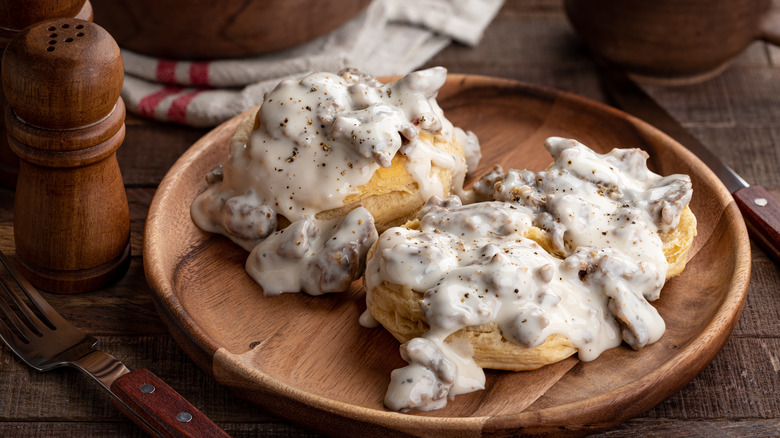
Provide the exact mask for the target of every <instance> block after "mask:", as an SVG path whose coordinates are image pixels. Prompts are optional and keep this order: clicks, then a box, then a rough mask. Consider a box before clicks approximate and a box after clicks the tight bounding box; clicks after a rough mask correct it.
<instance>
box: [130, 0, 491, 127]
mask: <svg viewBox="0 0 780 438" xmlns="http://www.w3.org/2000/svg"><path fill="white" fill-rule="evenodd" d="M503 1H504V0H462V1H461V0H374V1H373V2H372V3H371V4H370V5H369V6H368V8H366V10H365V11H363V12H362V13H361V14H360V15H359V16H358V17H356V18H355V19H353V20H352V21H350V22H348V23H347V24H345V25H344V26H342V27H341V28H339V29H337V30H335V31H333V32H331V33H329V34H328V35H325V36H323V37H320V38H318V39H316V40H314V41H311V42H308V43H305V44H302V45H300V46H297V47H294V48H292V49H288V50H285V51H280V52H276V53H272V54H267V55H262V56H258V57H253V58H242V59H222V60H213V61H205V62H201V61H197V62H196V61H171V60H165V59H158V58H151V57H149V56H145V55H141V54H138V53H134V52H132V51H129V50H125V49H123V50H122V57H123V59H124V64H125V82H124V87H123V89H122V97H123V98H124V100H125V103H126V105H127V108H128V110H130V111H131V112H132V113H135V114H138V115H140V116H142V117H146V118H152V119H156V120H162V121H167V122H175V123H181V124H185V125H190V126H198V127H207V126H215V125H218V124H219V123H221V122H223V121H225V120H227V119H229V118H230V117H233V116H235V115H236V114H240V113H242V112H243V111H246V110H247V109H249V108H252V107H254V106H256V105H258V104H260V103H261V102H262V100H263V96H264V95H265V93H266V92H267V91H269V90H271V89H272V88H273V87H274V86H276V84H277V83H279V81H281V80H283V79H287V78H293V77H300V76H303V75H305V74H306V73H310V72H314V71H330V72H338V71H339V70H341V69H343V68H345V67H355V68H357V69H359V70H361V71H363V72H366V73H370V74H374V75H377V76H379V75H395V74H405V73H409V72H410V71H413V70H414V69H415V68H418V67H420V66H421V65H423V64H424V63H425V62H426V61H428V60H429V59H430V58H432V57H433V56H434V55H435V54H436V53H438V52H439V51H441V50H442V49H443V48H445V47H446V46H447V45H449V44H450V43H451V42H452V41H453V40H455V41H458V42H460V43H463V44H467V45H469V46H474V45H476V44H477V43H478V42H479V40H480V39H481V37H482V32H483V31H484V29H485V28H486V27H487V26H488V24H489V23H490V22H491V21H492V20H493V18H494V17H495V15H496V13H498V10H499V9H500V8H501V6H502V4H503Z"/></svg>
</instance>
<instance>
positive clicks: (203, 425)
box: [111, 368, 229, 438]
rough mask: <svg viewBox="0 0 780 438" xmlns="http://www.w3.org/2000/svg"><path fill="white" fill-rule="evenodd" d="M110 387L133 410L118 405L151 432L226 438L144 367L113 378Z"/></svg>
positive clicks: (175, 437) (192, 437) (176, 436)
mask: <svg viewBox="0 0 780 438" xmlns="http://www.w3.org/2000/svg"><path fill="white" fill-rule="evenodd" d="M111 391H112V393H113V394H114V395H116V396H117V397H118V398H119V399H120V400H121V401H122V402H123V403H124V404H125V405H127V406H129V407H130V408H131V409H132V411H127V409H126V408H125V406H122V405H121V404H117V408H119V410H121V411H123V412H125V414H126V415H129V416H130V417H131V419H132V420H133V421H134V422H135V423H136V424H138V425H139V427H141V428H142V429H144V430H145V431H146V432H148V433H149V434H150V435H154V434H155V433H158V432H159V433H161V434H162V435H163V436H166V437H169V438H179V437H181V438H225V437H227V438H229V435H227V433H226V432H225V431H224V430H222V429H221V428H220V427H219V426H217V425H216V424H214V422H213V421H211V420H210V419H209V418H208V417H207V416H205V415H204V414H203V413H202V412H201V411H200V410H198V408H196V407H195V406H193V405H192V404H191V403H190V402H188V401H187V400H186V399H185V398H184V397H182V396H181V395H180V394H179V393H178V392H176V390H174V389H173V388H171V387H170V386H168V385H167V384H166V383H165V382H163V381H162V380H160V378H159V377H157V376H156V375H154V373H152V372H151V371H149V370H147V369H145V368H141V369H137V370H133V371H131V372H129V373H128V374H125V375H124V376H122V377H120V378H118V379H117V380H115V381H114V383H112V384H111ZM132 412H135V413H137V414H138V417H135V416H134V415H133V414H132Z"/></svg>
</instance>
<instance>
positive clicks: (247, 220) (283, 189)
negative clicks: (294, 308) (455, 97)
mask: <svg viewBox="0 0 780 438" xmlns="http://www.w3.org/2000/svg"><path fill="white" fill-rule="evenodd" d="M446 76H447V71H446V69H444V68H442V67H435V68H431V69H428V70H423V71H418V72H414V73H411V74H409V75H406V76H404V77H402V78H401V79H399V80H397V81H396V82H393V83H388V84H381V83H379V82H378V81H377V80H376V79H374V78H373V77H372V76H368V75H364V74H361V73H358V72H356V71H352V70H346V71H344V72H342V73H340V74H332V73H314V74H311V75H309V76H306V77H304V78H303V79H301V80H287V81H283V82H281V83H280V84H279V85H278V86H277V87H276V88H275V89H274V90H272V91H271V92H269V93H268V94H267V95H266V96H265V99H264V101H263V104H262V106H261V108H260V110H259V114H258V117H259V120H260V127H259V128H258V129H256V130H255V131H254V132H252V134H251V137H250V139H249V141H248V142H247V143H243V142H240V141H236V142H234V143H233V144H231V145H230V151H229V156H228V159H227V161H226V163H225V164H224V166H220V167H219V168H217V169H215V170H214V171H212V172H211V173H210V174H209V175H207V177H206V179H207V182H208V188H207V189H206V191H205V192H203V193H202V194H200V195H199V196H198V197H197V198H196V199H195V201H194V202H193V204H192V206H191V215H192V218H193V220H194V221H195V223H196V224H197V225H198V226H199V227H200V228H201V229H203V230H206V231H210V232H216V233H220V234H224V235H226V236H228V237H229V238H230V239H232V240H233V241H234V242H236V243H237V244H239V245H241V246H242V247H243V248H244V249H246V250H247V251H252V253H253V254H265V260H263V261H262V262H261V261H259V260H258V259H257V257H256V256H254V255H253V256H250V259H249V261H248V263H247V268H248V270H249V271H250V275H252V277H253V278H254V279H255V280H256V281H258V283H260V285H261V286H262V287H263V289H264V291H266V293H277V292H282V291H285V292H294V291H298V290H301V289H303V290H304V291H305V292H308V293H313V294H319V293H323V292H326V291H330V292H334V291H335V290H332V287H331V286H327V287H325V289H322V288H320V287H319V286H316V287H315V286H311V285H309V286H307V285H305V284H299V280H300V279H299V278H298V277H301V275H300V274H299V271H297V270H296V269H298V268H300V267H301V263H304V262H303V261H302V260H303V259H301V258H296V257H295V256H285V255H283V254H288V252H286V251H284V250H281V247H279V245H281V243H278V242H281V241H283V240H284V238H282V237H281V232H279V231H277V229H278V226H277V219H278V218H279V217H280V216H283V217H285V218H286V219H288V220H289V222H291V223H293V226H292V227H293V228H294V229H295V230H296V231H295V233H298V234H301V233H303V235H305V236H307V241H311V242H320V241H323V239H324V238H323V236H320V235H319V234H320V230H321V229H325V228H332V227H334V226H336V225H334V224H317V222H316V221H315V220H314V218H315V217H316V215H317V213H320V212H322V211H327V210H330V209H334V208H338V207H341V206H342V205H343V202H344V199H345V198H346V197H347V196H348V195H350V194H353V193H355V192H356V191H357V190H358V188H359V187H360V186H362V185H364V184H366V183H367V182H368V181H369V180H370V179H371V177H372V175H373V174H374V172H375V171H376V170H377V169H378V168H379V167H388V166H390V163H391V160H392V158H393V156H395V155H396V153H400V154H402V155H404V156H405V157H406V160H405V162H406V168H407V170H408V171H409V173H410V174H411V175H412V177H413V179H414V180H415V182H416V183H417V185H418V189H419V191H420V194H421V196H422V197H423V199H428V198H429V197H431V196H444V194H446V193H449V192H450V190H455V191H457V190H460V189H462V186H463V180H464V178H465V174H466V170H467V167H466V160H464V159H463V157H462V156H460V155H457V154H450V153H447V152H445V151H442V150H440V149H438V148H436V147H434V146H433V145H431V144H429V143H428V142H424V141H422V140H421V139H420V133H421V132H426V133H429V134H431V135H436V136H442V137H443V138H445V139H449V140H452V139H454V140H455V141H458V142H459V143H460V144H461V145H463V148H464V152H465V153H466V154H467V160H468V162H469V163H470V164H472V165H476V162H477V161H478V160H479V146H478V143H477V142H476V137H475V136H474V135H473V134H471V133H469V134H466V133H464V132H463V131H462V130H460V129H458V128H454V127H453V126H452V124H451V123H450V122H449V121H448V120H447V119H446V118H445V117H444V115H443V113H442V110H441V108H440V107H439V106H438V104H437V103H436V95H437V92H438V90H439V88H441V86H442V85H443V84H444V82H445V80H446ZM433 165H437V166H439V167H442V168H445V169H449V170H451V171H452V174H453V175H454V178H453V183H452V185H453V187H452V188H450V187H443V186H442V183H441V181H440V180H439V178H437V177H436V176H435V175H432V174H431V168H432V166H433ZM364 213H367V212H364ZM362 216H365V214H363V215H362ZM300 221H303V222H300ZM363 221H364V222H365V221H367V219H366V218H365V217H363ZM371 223H372V224H373V220H371ZM339 226H344V225H343V224H342V225H339ZM355 231H356V233H357V234H360V235H361V236H363V235H365V227H362V226H361V227H359V228H357V229H355ZM274 232H277V233H279V234H280V236H276V235H272V233H274ZM291 233H292V231H291V232H290V233H287V234H288V235H289V234H291ZM312 233H313V234H312ZM347 234H349V233H346V234H345V235H347ZM269 236H271V237H269ZM267 238H268V239H267ZM261 242H262V243H261ZM353 243H355V242H353ZM258 244H261V246H262V247H261V248H256V247H257V246H258ZM272 246H276V247H274V248H272ZM315 246H316V245H315ZM345 246H346V243H345V244H344V245H342V247H345ZM369 246H370V244H369ZM351 247H356V248H359V249H360V251H361V254H360V257H362V258H363V259H364V258H365V251H366V250H367V247H366V246H365V245H364V242H362V241H361V242H360V243H357V244H353V245H351ZM270 254H274V256H273V259H274V262H273V263H271V262H270V261H269V260H268V259H269V255H270ZM289 254H292V252H289ZM306 263H308V262H306ZM322 263H324V262H323V261H322V260H321V261H320V264H322ZM304 264H305V263H304ZM331 265H333V263H331ZM266 269H272V270H273V272H272V273H263V272H261V271H263V270H266ZM339 269H340V267H339V266H331V267H330V268H328V271H329V272H336V271H339ZM361 272H362V271H355V275H356V277H354V278H352V279H353V280H354V279H357V278H359V277H360V275H361ZM342 283H343V282H342ZM347 286H348V284H347ZM344 289H346V286H345V287H344ZM344 289H342V290H344Z"/></svg>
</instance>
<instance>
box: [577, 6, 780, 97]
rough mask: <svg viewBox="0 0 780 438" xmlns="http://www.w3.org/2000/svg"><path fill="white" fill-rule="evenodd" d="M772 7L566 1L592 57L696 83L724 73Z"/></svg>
mask: <svg viewBox="0 0 780 438" xmlns="http://www.w3.org/2000/svg"><path fill="white" fill-rule="evenodd" d="M771 3H772V1H771V0H760V1H756V0H723V1H712V0H691V1H687V2H686V3H685V4H680V3H679V2H675V1H674V0H669V1H666V0H659V1H654V2H645V1H642V0H637V1H632V0H624V1H622V2H611V1H603V2H601V1H593V0H590V1H580V0H565V1H564V5H565V7H566V14H567V16H568V17H569V20H570V21H571V23H572V25H573V27H574V28H575V29H576V30H577V32H578V34H579V35H580V37H581V38H582V39H583V40H584V41H585V44H586V45H588V47H589V48H590V49H591V50H592V51H593V52H594V53H597V54H599V55H600V56H602V57H603V58H605V59H607V60H608V61H610V62H611V63H614V64H617V65H619V66H620V67H622V68H623V69H625V70H626V71H628V72H630V73H633V74H636V75H640V76H641V77H644V78H648V80H652V81H659V82H661V83H665V84H687V83H692V82H699V81H701V80H703V79H705V78H710V77H712V76H713V75H714V74H717V73H719V72H721V71H723V70H724V69H725V68H726V67H727V62H728V61H729V60H730V59H731V58H733V57H735V56H736V55H738V54H739V53H741V52H742V51H743V50H744V49H745V48H746V47H747V46H748V45H749V44H750V43H751V42H752V41H755V40H756V39H757V38H759V37H760V36H761V31H760V28H761V25H762V23H763V22H764V20H765V19H766V17H768V16H769V11H770V6H771ZM713 29H718V32H713V31H712V30H713ZM618 41H619V43H616V42H618Z"/></svg>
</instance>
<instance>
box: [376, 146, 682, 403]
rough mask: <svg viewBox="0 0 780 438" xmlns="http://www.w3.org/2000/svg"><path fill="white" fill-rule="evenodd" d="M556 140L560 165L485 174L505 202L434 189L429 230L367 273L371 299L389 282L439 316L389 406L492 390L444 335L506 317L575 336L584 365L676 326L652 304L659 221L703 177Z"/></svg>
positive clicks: (521, 337) (528, 328)
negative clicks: (543, 235)
mask: <svg viewBox="0 0 780 438" xmlns="http://www.w3.org/2000/svg"><path fill="white" fill-rule="evenodd" d="M545 147H546V148H547V150H548V151H550V153H551V154H552V155H553V157H554V158H555V163H554V164H553V165H552V166H551V167H550V168H549V169H548V170H545V171H542V172H530V171H525V170H524V171H517V170H510V171H509V172H506V173H504V172H503V170H501V169H500V168H497V169H494V171H493V172H491V173H489V174H488V175H486V177H485V178H483V180H482V181H481V182H480V183H478V184H476V188H475V191H474V192H475V194H474V195H473V196H475V197H476V198H477V199H479V198H484V197H489V196H490V195H492V196H493V197H494V198H495V199H496V200H493V201H485V202H477V203H473V204H468V205H465V206H463V205H460V204H461V202H460V199H459V198H457V197H449V198H447V199H445V200H441V199H438V198H432V199H431V200H430V201H429V202H428V204H426V207H425V208H424V209H423V210H422V211H421V213H420V221H419V229H408V228H402V227H398V228H391V229H389V230H387V231H386V232H384V233H383V234H382V235H381V236H380V237H379V240H378V243H377V249H376V252H375V255H374V257H373V258H372V259H371V260H369V262H368V266H367V269H366V274H365V280H366V289H367V291H368V294H367V297H366V299H367V301H368V302H371V300H372V297H371V291H372V290H374V289H375V288H376V287H377V286H379V285H380V284H382V283H383V282H389V283H395V284H401V285H404V286H408V287H411V288H412V289H413V290H417V291H421V292H422V291H424V298H423V299H422V300H421V301H420V308H421V310H422V311H423V313H424V314H425V318H426V320H427V322H428V324H429V326H430V329H429V331H428V332H426V333H424V334H423V335H422V336H421V337H420V338H415V339H412V340H410V341H409V342H407V343H406V344H404V345H402V346H401V355H402V357H403V358H404V359H405V360H406V361H407V362H409V365H408V366H406V367H404V368H401V369H399V370H395V371H393V373H392V375H391V382H390V385H389V387H388V391H387V394H386V396H385V405H386V406H387V407H388V408H389V409H393V410H401V411H405V410H410V409H417V410H431V409H439V408H441V407H442V406H444V405H445V404H446V400H447V398H448V397H449V398H451V397H453V396H454V395H456V394H460V393H464V392H470V391H474V390H477V389H481V388H483V387H484V373H482V371H481V369H479V367H478V366H477V365H476V364H475V363H474V361H473V359H472V358H471V356H470V355H469V354H464V353H463V349H462V348H459V347H455V348H453V346H451V345H450V344H448V343H445V342H444V341H445V339H446V338H447V336H449V335H450V334H452V333H454V332H456V331H458V330H460V329H462V328H466V327H472V326H480V325H483V324H487V323H490V322H495V323H497V324H498V326H499V328H500V330H501V333H502V335H503V336H504V337H505V338H506V339H508V340H510V341H512V342H514V343H516V344H518V345H520V346H523V347H535V346H538V345H541V344H542V343H543V342H544V341H545V340H546V339H547V338H548V337H549V336H550V335H553V334H559V335H563V336H565V337H566V338H568V339H569V341H570V342H571V343H572V344H573V345H574V346H575V348H577V350H578V354H579V358H580V359H581V360H583V361H590V360H593V359H595V358H597V357H598V356H599V355H600V354H601V353H602V352H603V351H605V350H607V349H610V348H614V347H616V346H618V345H620V343H621V342H622V341H626V342H627V343H628V344H629V345H631V346H632V347H633V348H635V349H639V348H642V347H643V346H645V345H647V344H650V343H653V342H655V341H657V340H658V339H659V338H660V337H661V335H662V334H663V332H664V330H665V324H664V321H663V319H661V317H660V315H659V314H658V312H657V311H656V309H655V308H654V307H653V306H652V305H650V304H649V303H648V300H654V299H656V298H658V296H659V294H660V291H661V288H662V287H663V284H664V279H665V275H666V270H667V262H666V259H665V257H664V255H663V252H662V250H661V240H660V238H659V237H658V231H659V230H666V229H669V228H671V227H674V226H676V225H677V222H678V221H679V215H680V212H681V210H682V208H684V207H685V205H687V203H688V201H689V200H690V196H691V186H690V179H689V178H688V177H687V176H684V175H671V176H668V177H660V176H658V175H656V174H654V173H652V172H650V171H649V170H648V169H647V167H646V165H645V160H646V159H647V155H646V154H645V153H644V152H642V151H639V150H628V149H623V150H621V149H615V150H613V151H611V152H609V153H607V154H597V153H595V152H593V151H591V150H590V149H588V148H587V147H585V146H584V145H582V144H580V143H578V142H576V141H574V140H567V139H562V138H550V139H548V140H547V142H546V144H545ZM491 187H492V189H491ZM531 227H538V228H542V229H544V230H546V231H548V232H549V233H550V234H551V236H552V237H553V247H554V248H553V251H554V252H555V253H556V255H552V254H550V253H548V252H547V251H545V250H544V249H543V248H542V247H541V246H540V245H539V244H537V243H536V242H534V241H532V240H530V239H528V238H526V237H524V236H525V235H527V233H528V230H529V229H530V228H531ZM361 320H362V319H361Z"/></svg>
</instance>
